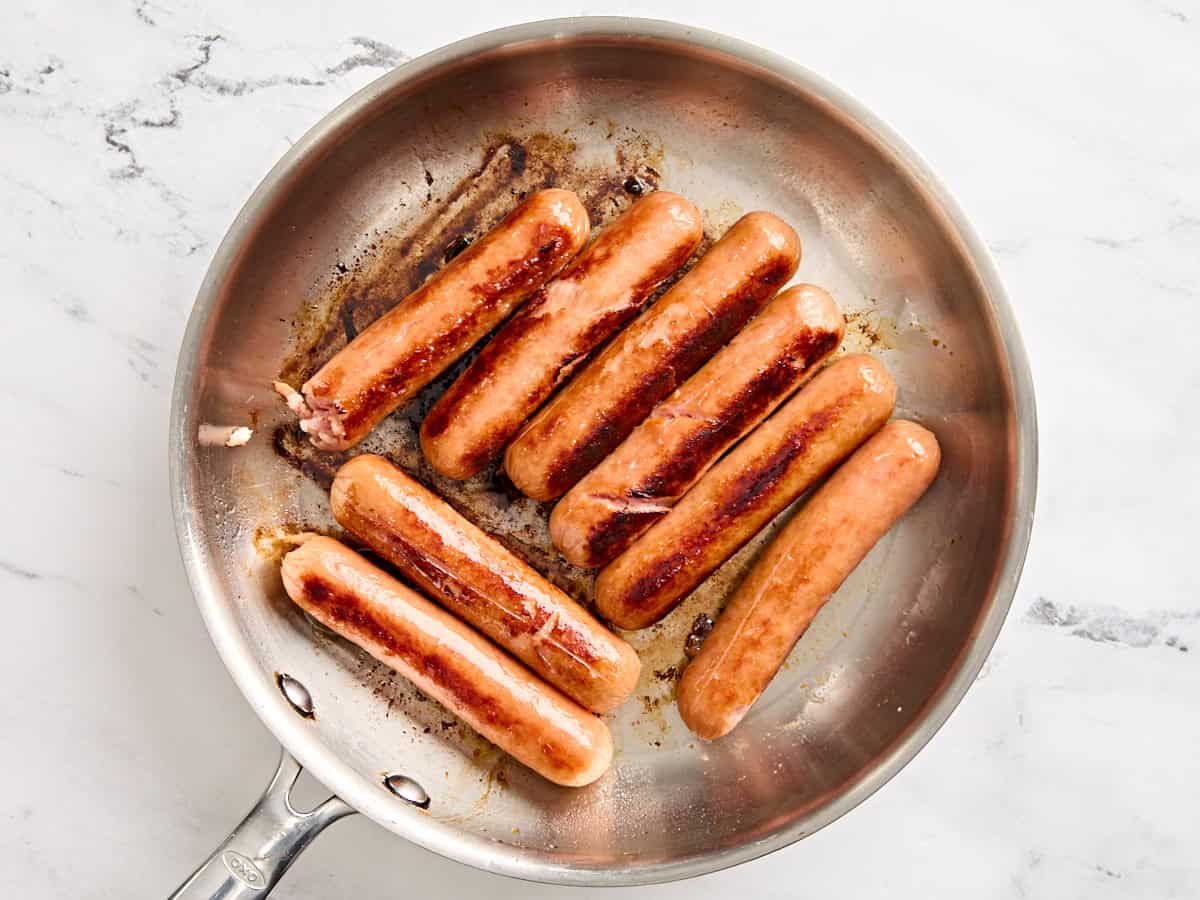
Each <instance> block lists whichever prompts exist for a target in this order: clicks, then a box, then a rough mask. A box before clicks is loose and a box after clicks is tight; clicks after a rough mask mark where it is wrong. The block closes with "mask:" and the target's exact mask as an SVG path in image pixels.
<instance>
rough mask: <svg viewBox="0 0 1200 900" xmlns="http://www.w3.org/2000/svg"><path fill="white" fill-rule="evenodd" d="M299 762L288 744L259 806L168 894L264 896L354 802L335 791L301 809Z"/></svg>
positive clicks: (229, 898) (178, 899) (191, 899)
mask: <svg viewBox="0 0 1200 900" xmlns="http://www.w3.org/2000/svg"><path fill="white" fill-rule="evenodd" d="M300 772H301V768H300V763H298V762H296V760H295V759H294V758H293V757H292V755H291V754H290V753H288V752H287V751H286V750H283V751H282V753H281V756H280V759H279V768H278V769H276V771H275V777H274V778H272V779H271V783H270V784H269V785H267V789H266V790H265V791H264V792H263V795H262V797H260V798H259V800H258V803H256V804H255V805H254V808H253V809H252V810H250V812H249V813H247V815H246V818H244V819H243V820H242V823H241V824H240V825H238V827H237V828H235V829H234V830H233V834H231V835H229V837H228V838H226V839H225V841H224V843H222V844H221V846H219V847H218V848H217V849H216V850H214V851H213V853H212V856H210V857H209V858H208V860H207V861H206V862H205V863H204V864H203V865H202V866H200V868H198V869H197V870H196V871H195V872H193V873H192V877H191V878H189V879H188V880H187V881H185V882H184V883H183V884H182V885H180V886H179V888H178V889H177V890H176V891H175V893H173V894H171V896H170V898H169V900H251V898H253V900H259V898H263V897H266V896H267V894H269V893H270V892H271V889H272V888H273V887H275V884H276V882H278V881H279V879H280V878H281V877H282V876H283V873H284V872H286V871H287V870H288V866H290V865H291V864H292V862H293V861H294V860H295V859H296V857H297V856H299V855H300V851H302V850H303V849H304V848H305V847H307V846H308V845H309V842H310V841H312V839H313V838H315V837H316V836H317V835H318V834H320V833H321V832H322V831H324V830H325V827H326V826H327V825H331V824H332V823H334V822H336V821H337V820H338V819H340V818H342V817H343V816H348V815H350V814H351V813H352V812H354V809H353V807H351V806H349V805H348V804H346V803H344V802H342V801H341V800H339V799H338V798H337V797H330V798H329V799H328V800H326V801H325V802H324V803H322V804H321V805H320V806H318V807H317V808H316V809H314V810H312V811H311V812H306V813H302V812H297V811H296V810H295V808H294V807H293V806H292V802H291V792H292V787H293V786H294V785H295V784H296V779H297V778H299V777H300Z"/></svg>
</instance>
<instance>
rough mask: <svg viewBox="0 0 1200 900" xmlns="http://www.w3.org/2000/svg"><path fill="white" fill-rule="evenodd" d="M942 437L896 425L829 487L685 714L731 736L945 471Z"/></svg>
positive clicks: (751, 586) (704, 653)
mask: <svg viewBox="0 0 1200 900" xmlns="http://www.w3.org/2000/svg"><path fill="white" fill-rule="evenodd" d="M940 461H941V451H940V450H939V448H938V442H937V439H936V438H935V437H934V436H933V435H932V434H931V433H930V432H928V431H926V430H925V429H924V428H922V427H921V426H920V425H916V424H914V423H912V422H905V421H896V422H889V423H888V424H887V425H885V426H884V427H883V429H882V430H881V431H880V432H879V433H878V434H876V435H875V436H874V437H873V438H871V439H870V440H869V441H867V442H866V443H865V444H863V445H862V447H860V448H859V449H858V451H857V452H856V453H855V454H854V455H853V456H851V457H850V459H848V460H847V461H846V463H845V465H843V466H842V467H841V468H840V469H838V470H837V472H835V473H834V474H833V476H832V477H831V478H830V479H829V481H827V482H826V483H825V484H824V485H822V486H821V487H820V488H819V489H818V490H817V492H816V493H815V494H813V496H812V499H810V500H809V501H808V503H807V504H805V506H804V507H803V508H802V509H801V510H800V511H799V512H798V513H796V515H795V517H794V518H793V519H792V520H791V521H790V522H788V524H787V525H786V526H785V527H784V529H783V530H782V531H780V532H779V534H778V535H776V537H775V539H774V540H772V541H771V544H770V546H768V547H767V550H766V552H765V553H763V555H762V557H761V558H760V559H759V560H758V562H756V563H755V564H754V568H753V569H751V570H750V574H749V575H747V576H746V580H745V581H744V582H742V584H741V586H740V587H739V588H738V590H737V592H736V593H735V594H734V596H733V599H732V600H731V601H729V605H728V606H726V607H725V610H724V612H722V613H721V616H720V618H718V619H717V625H716V628H714V629H713V631H712V634H710V635H709V636H708V640H706V641H705V642H704V646H702V647H701V648H700V653H699V654H697V656H696V658H695V659H694V660H692V662H691V663H690V664H689V665H688V667H687V669H686V670H684V673H683V678H681V679H680V681H679V692H678V696H679V714H680V715H681V716H683V721H684V722H685V723H686V724H687V726H688V728H690V729H692V731H694V732H695V733H696V734H697V735H699V736H700V737H702V738H704V739H706V740H712V739H713V738H718V737H721V735H724V734H728V733H729V732H730V731H732V730H733V728H734V727H735V726H736V725H737V724H738V722H740V721H741V720H742V717H743V716H745V715H746V713H747V712H748V711H749V709H750V707H751V706H752V705H753V703H754V701H755V700H757V699H758V697H759V695H760V694H761V693H762V692H763V691H764V690H765V689H766V687H767V685H768V684H769V683H770V681H771V679H772V678H774V677H775V673H776V672H777V671H779V667H780V666H781V665H783V661H784V659H786V658H787V655H788V653H789V652H790V651H791V649H792V647H793V646H794V645H795V643H796V641H797V640H799V638H800V635H802V634H803V633H804V631H805V629H807V628H808V626H809V623H810V622H812V620H813V617H814V616H816V614H817V613H818V612H819V611H820V609H821V607H822V606H824V605H825V601H827V600H828V599H829V598H830V596H831V595H832V594H833V592H834V591H836V590H837V589H838V587H839V586H840V585H841V583H842V582H843V581H845V580H846V576H848V575H849V574H850V573H851V572H852V571H854V567H855V566H857V565H858V564H859V562H861V561H862V558H863V557H864V556H866V555H867V552H868V551H869V550H870V549H871V548H872V547H873V546H875V542H876V541H878V540H879V539H880V538H881V537H883V535H884V533H885V532H886V531H887V530H888V529H889V528H891V527H892V525H893V524H894V523H895V521H896V520H897V519H899V518H900V517H901V516H902V515H904V513H905V511H906V510H907V509H908V508H909V507H910V506H912V505H913V504H914V503H916V502H917V499H918V498H919V497H920V496H921V495H922V494H923V493H925V489H926V488H927V487H929V484H930V482H932V481H933V477H934V475H936V474H937V470H938V463H939V462H940Z"/></svg>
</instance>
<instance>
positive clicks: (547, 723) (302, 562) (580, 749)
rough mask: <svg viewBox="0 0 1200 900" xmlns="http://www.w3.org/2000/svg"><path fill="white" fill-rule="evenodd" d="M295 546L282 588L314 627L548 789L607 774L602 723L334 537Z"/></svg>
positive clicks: (607, 745) (608, 741) (608, 748)
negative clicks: (407, 686)
mask: <svg viewBox="0 0 1200 900" xmlns="http://www.w3.org/2000/svg"><path fill="white" fill-rule="evenodd" d="M298 540H300V541H301V544H300V546H299V547H298V548H296V549H295V550H292V551H291V552H290V553H288V554H287V556H285V557H284V558H283V586H284V588H285V589H286V591H287V594H288V596H289V597H291V598H292V601H293V602H294V603H295V604H296V605H297V606H299V607H300V608H301V609H303V610H304V611H305V612H307V613H308V614H309V615H310V616H312V617H313V618H314V619H316V620H317V621H318V622H320V623H321V624H323V625H326V626H327V627H329V628H332V629H333V630H334V631H336V632H337V633H338V634H340V635H341V636H342V637H344V638H346V639H347V640H349V641H351V642H353V643H355V644H357V645H358V646H359V647H361V648H362V649H364V650H366V651H367V652H368V653H370V654H371V655H372V656H373V657H375V658H376V659H377V660H379V661H380V662H382V663H385V664H386V665H388V666H391V667H392V668H393V669H395V670H396V671H397V672H399V673H400V674H401V675H403V676H404V677H405V678H407V679H408V680H409V681H411V682H412V683H413V684H415V685H416V686H417V687H418V688H419V689H420V690H421V692H422V693H424V694H427V695H429V696H430V697H432V698H433V699H434V700H436V701H438V702H439V703H441V704H442V705H443V706H445V707H446V708H447V709H449V710H450V711H451V712H453V713H454V714H455V715H457V716H459V717H460V718H462V719H463V720H464V721H465V722H466V723H467V724H468V725H470V726H471V727H472V728H474V729H475V730H476V731H478V732H479V733H480V734H481V735H483V736H484V737H485V738H487V739H488V740H489V741H491V742H492V743H493V744H496V745H497V746H498V747H500V748H501V749H503V750H504V751H506V752H507V753H510V754H512V755H513V756H515V757H516V758H517V759H518V760H520V761H521V762H523V763H524V764H525V765H527V766H529V768H531V769H533V770H534V771H535V772H537V773H538V774H540V775H542V776H544V777H545V778H548V779H550V780H551V781H553V782H554V783H555V784H562V785H567V786H570V787H577V786H580V785H584V784H590V783H591V782H593V781H595V780H596V779H597V778H599V777H600V776H601V775H603V774H604V772H605V770H607V769H608V767H609V764H610V763H611V762H612V754H613V745H612V735H611V734H610V733H609V731H608V727H607V726H606V725H605V724H604V723H603V722H602V721H601V720H600V719H597V718H596V717H595V716H593V715H592V714H591V713H589V712H587V711H586V710H584V709H583V708H582V707H580V706H578V705H577V704H575V703H573V702H572V701H571V700H569V699H568V698H566V697H564V696H563V695H562V694H560V693H559V692H558V691H556V690H555V689H554V688H552V687H550V686H549V685H548V684H545V683H544V682H542V681H541V680H540V679H538V678H537V677H535V676H534V675H532V674H530V673H529V672H528V671H527V670H526V669H525V668H524V667H523V666H521V665H520V664H519V663H517V662H515V661H514V660H513V659H511V658H510V657H508V656H506V655H505V654H504V653H503V652H502V651H500V650H499V649H497V648H496V647H494V646H492V645H491V644H490V643H488V642H487V640H485V639H484V638H483V637H481V636H480V635H478V634H476V633H475V632H474V631H472V630H471V629H470V628H468V627H467V626H466V625H464V624H463V623H462V622H460V621H458V620H457V619H456V618H454V617H453V616H452V615H450V614H449V613H447V612H446V611H445V610H442V609H439V608H438V607H437V606H435V605H434V604H432V603H430V602H429V601H428V600H426V599H425V598H424V597H422V596H421V595H420V594H418V593H416V592H415V591H413V590H410V589H409V588H407V587H405V586H404V585H403V584H401V583H400V582H399V581H397V580H396V579H395V578H393V577H392V576H390V575H388V574H387V573H386V572H384V571H383V570H382V569H379V568H377V567H375V566H373V565H371V564H370V563H369V562H367V561H366V560H365V559H363V558H362V557H361V556H359V555H358V554H357V553H355V552H354V551H352V550H350V549H349V548H348V547H346V546H344V545H343V544H340V543H338V542H337V541H335V540H334V539H333V538H327V537H322V536H321V535H315V534H310V535H301V536H300V537H299V538H298Z"/></svg>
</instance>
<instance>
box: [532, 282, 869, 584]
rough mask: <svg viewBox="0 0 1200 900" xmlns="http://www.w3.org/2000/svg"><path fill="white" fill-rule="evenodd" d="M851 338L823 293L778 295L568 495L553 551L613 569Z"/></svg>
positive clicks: (556, 518) (553, 522) (807, 290)
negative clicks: (624, 553) (615, 562)
mask: <svg viewBox="0 0 1200 900" xmlns="http://www.w3.org/2000/svg"><path fill="white" fill-rule="evenodd" d="M845 330H846V320H845V318H844V317H843V316H842V313H841V310H839V309H838V307H837V304H836V303H834V302H833V298H832V297H830V296H829V294H827V293H826V292H825V291H823V290H821V289H820V288H818V287H813V286H812V285H808V284H805V285H798V286H796V287H794V288H789V289H788V290H786V291H784V292H783V293H781V294H779V295H778V296H777V297H776V298H775V299H774V300H772V301H771V302H770V303H768V304H767V305H766V306H765V307H764V308H763V310H762V312H760V313H759V314H758V315H757V316H755V317H754V318H753V319H751V320H750V323H749V324H748V325H747V326H746V327H745V328H743V329H742V330H741V332H739V333H738V335H737V337H735V338H734V339H733V340H732V341H731V342H730V343H729V344H728V345H726V346H725V347H724V348H723V349H722V350H721V351H720V352H719V353H717V355H716V356H714V357H713V358H712V359H710V360H709V361H708V362H707V363H706V364H705V365H704V368H702V369H701V370H700V371H699V372H697V373H696V374H695V375H693V376H692V377H691V378H689V379H688V380H687V381H685V382H684V383H683V384H682V385H681V386H680V387H679V388H677V389H676V390H675V392H674V393H673V394H672V395H671V396H670V397H668V398H667V399H666V400H664V401H663V402H662V403H660V404H658V406H656V407H655V408H654V411H653V412H651V413H650V416H649V418H647V419H646V420H645V421H644V422H642V424H641V425H639V426H638V427H637V428H635V429H634V431H633V433H632V434H631V435H629V437H627V438H626V439H625V440H624V442H622V444H621V445H620V446H619V447H617V449H616V450H614V451H613V452H612V453H611V454H610V455H609V456H608V457H606V458H605V459H604V461H603V462H601V463H600V465H598V466H597V467H596V468H594V469H592V471H591V472H589V473H588V474H587V475H585V476H584V477H583V480H582V481H580V482H579V483H578V484H576V485H575V486H574V487H573V488H571V490H569V491H567V493H566V496H564V497H563V498H562V500H560V501H559V502H558V505H557V506H555V507H554V512H553V514H552V515H551V516H550V538H551V539H552V540H553V541H554V544H555V546H556V547H558V549H559V550H560V551H562V555H563V556H564V557H566V559H567V561H568V562H571V563H574V564H575V565H577V566H593V567H594V566H603V565H605V564H607V563H609V562H612V560H614V559H616V557H617V556H618V555H619V554H620V553H621V551H622V550H625V549H626V548H627V547H629V545H630V544H632V543H633V541H634V540H635V539H636V538H637V536H638V535H640V534H641V533H642V532H644V531H645V530H646V529H647V528H649V527H650V526H651V525H653V524H654V523H655V522H657V521H658V520H659V519H661V518H662V517H663V516H665V515H666V514H667V513H668V512H669V511H670V509H671V507H673V506H674V505H675V504H676V503H677V502H678V501H679V498H680V497H682V496H683V494H684V492H686V491H687V490H688V489H689V488H690V487H691V486H692V485H694V484H695V483H696V482H697V481H698V480H699V479H700V476H702V475H703V474H704V473H705V472H706V471H708V468H709V466H711V465H712V464H713V463H714V462H715V461H716V460H717V458H718V457H719V456H720V455H721V454H722V453H724V452H725V451H726V450H728V449H729V448H730V447H731V446H732V445H733V444H734V443H736V442H737V441H738V440H739V439H741V437H742V436H743V435H745V434H747V433H748V432H750V431H751V430H752V429H753V428H754V427H755V426H756V425H757V424H758V423H759V422H761V421H762V420H763V419H764V418H766V416H768V415H769V414H770V413H771V411H772V410H773V409H775V407H776V406H778V405H779V404H780V403H781V402H783V400H784V399H786V398H787V396H788V395H789V394H791V393H792V392H793V391H795V390H796V388H797V387H799V386H800V384H801V383H802V382H804V381H805V380H806V379H807V378H808V377H810V376H811V375H812V373H813V372H814V371H815V369H816V367H817V366H819V365H820V363H822V362H823V361H824V360H825V359H826V358H827V357H828V356H829V355H830V354H831V353H833V351H834V350H836V349H837V347H838V345H839V344H841V342H842V335H843V334H844V333H845Z"/></svg>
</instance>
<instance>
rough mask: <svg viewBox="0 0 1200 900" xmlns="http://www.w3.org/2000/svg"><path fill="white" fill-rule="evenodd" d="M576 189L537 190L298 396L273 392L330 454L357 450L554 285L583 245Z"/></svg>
mask: <svg viewBox="0 0 1200 900" xmlns="http://www.w3.org/2000/svg"><path fill="white" fill-rule="evenodd" d="M587 236H588V217H587V211H586V210H584V208H583V204H582V203H580V202H579V198H578V197H576V196H575V195H574V194H573V193H571V192H570V191H562V190H548V191H539V192H538V193H536V194H534V195H533V196H531V197H530V198H529V199H528V200H526V201H525V202H524V203H522V204H521V205H520V206H518V207H517V208H516V209H515V210H513V211H512V212H511V213H509V215H508V217H507V218H505V220H504V221H503V222H501V223H500V224H499V225H497V226H496V227H495V228H493V229H492V230H491V231H489V232H488V233H487V234H486V235H485V236H484V237H483V238H482V239H480V240H479V241H476V242H475V243H474V244H472V245H471V246H470V247H468V248H467V249H466V250H465V251H464V252H463V253H462V254H461V255H459V256H457V257H455V259H454V260H453V261H451V262H450V263H448V264H447V265H446V267H445V268H444V269H442V270H441V271H440V272H438V273H437V274H436V275H434V276H433V277H432V278H430V279H429V280H428V281H427V282H425V284H423V285H422V286H421V287H420V288H418V289H417V290H416V291H415V292H414V293H412V294H410V295H409V296H408V297H407V298H405V299H404V300H403V301H401V302H400V304H399V305H398V306H396V307H395V308H394V309H392V310H391V311H389V312H388V313H387V314H385V315H384V316H382V317H380V318H379V319H378V320H376V321H375V322H373V323H372V324H371V326H370V327H369V328H367V329H366V330H365V331H363V332H362V333H361V334H360V335H359V336H358V337H356V338H355V339H354V340H353V341H351V342H350V343H349V344H348V345H347V346H346V347H344V348H343V349H342V350H341V351H339V352H338V353H337V354H336V355H335V356H334V357H333V359H331V360H329V362H327V363H326V364H325V365H324V366H322V367H321V369H320V370H319V371H318V372H317V373H316V374H315V375H313V377H312V378H310V379H308V381H307V382H306V383H305V384H304V386H303V388H302V389H301V392H300V393H297V392H296V391H295V390H293V389H292V388H291V387H290V386H288V385H286V384H283V383H282V382H277V383H276V385H275V389H276V390H277V391H279V393H281V394H282V395H283V396H284V397H285V399H286V400H287V402H288V406H289V407H291V408H292V410H293V411H295V412H296V414H297V415H299V416H300V417H301V418H300V427H301V428H302V429H303V430H304V431H305V432H306V433H307V434H308V436H309V438H310V439H311V440H312V442H313V443H314V444H315V445H316V446H317V447H320V448H321V449H322V450H345V449H346V448H348V447H353V446H354V445H355V444H357V443H358V442H359V441H361V440H362V439H363V438H364V437H366V436H367V434H368V432H370V430H371V429H372V428H374V427H375V426H376V425H378V424H379V423H380V422H381V421H383V419H384V418H386V417H387V416H388V414H389V413H391V412H392V411H393V410H396V409H398V408H399V407H401V406H402V405H404V404H405V403H407V402H408V401H409V400H410V399H411V398H412V397H413V396H414V395H415V394H416V393H417V392H418V391H419V390H421V388H423V387H424V386H425V385H427V384H429V382H431V381H433V379H434V378H436V377H437V376H438V375H440V374H441V373H442V372H443V371H445V369H446V368H447V367H449V366H450V365H451V364H453V363H454V361H455V360H456V359H458V358H459V357H461V356H462V355H463V354H464V353H466V352H467V351H468V350H470V349H471V347H472V346H473V345H474V344H475V343H476V342H477V341H478V340H479V339H480V338H481V337H483V336H484V335H485V334H487V333H488V332H489V331H491V330H492V329H493V328H495V327H496V326H497V325H499V324H500V323H501V322H502V321H503V320H504V319H505V318H507V317H508V315H509V313H511V312H512V311H513V310H514V309H515V308H516V307H517V306H518V305H519V304H520V303H521V302H522V301H523V300H525V299H526V298H527V297H528V296H529V295H530V294H532V293H533V292H534V291H536V290H537V289H538V288H539V287H541V286H542V285H543V284H544V283H545V282H547V281H549V280H550V279H551V278H553V277H554V276H555V275H556V274H558V271H559V270H560V269H562V267H563V266H565V265H566V264H567V262H568V261H570V259H571V257H573V256H574V255H575V254H576V253H578V252H579V249H580V248H581V247H582V246H583V244H584V241H586V240H587Z"/></svg>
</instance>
